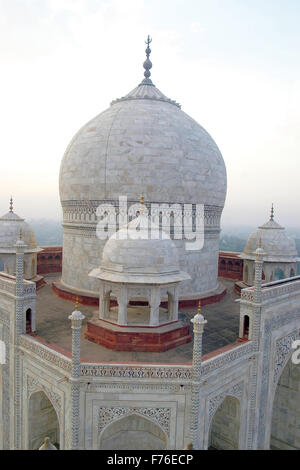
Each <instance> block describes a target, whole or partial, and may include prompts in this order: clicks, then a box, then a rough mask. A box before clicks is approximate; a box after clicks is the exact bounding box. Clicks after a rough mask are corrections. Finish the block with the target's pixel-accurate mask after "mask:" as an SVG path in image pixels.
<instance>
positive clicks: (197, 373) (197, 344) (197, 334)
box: [190, 302, 207, 450]
mask: <svg viewBox="0 0 300 470" xmlns="http://www.w3.org/2000/svg"><path fill="white" fill-rule="evenodd" d="M191 322H192V323H193V326H194V328H193V330H194V345H193V366H192V368H193V369H192V396H191V422H190V438H191V444H192V446H193V449H195V450H198V449H200V442H199V436H200V422H199V410H200V378H201V363H202V335H203V331H204V325H205V323H207V320H205V319H204V317H203V315H201V313H200V302H199V309H198V313H197V315H195V316H194V318H193V319H192V320H191Z"/></svg>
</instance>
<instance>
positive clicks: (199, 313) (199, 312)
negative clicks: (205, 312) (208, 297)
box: [198, 300, 201, 315]
mask: <svg viewBox="0 0 300 470" xmlns="http://www.w3.org/2000/svg"><path fill="white" fill-rule="evenodd" d="M198 315H201V300H199V302H198Z"/></svg>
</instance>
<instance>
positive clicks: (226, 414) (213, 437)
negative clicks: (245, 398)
mask: <svg viewBox="0 0 300 470" xmlns="http://www.w3.org/2000/svg"><path fill="white" fill-rule="evenodd" d="M240 420H241V405H240V402H239V400H238V399H237V398H235V397H233V396H230V395H227V396H226V398H225V399H224V401H223V402H222V403H221V404H220V405H219V407H218V409H217V411H216V412H215V414H214V416H213V419H212V422H211V427H210V433H209V444H208V448H209V449H212V450H237V449H239V437H240Z"/></svg>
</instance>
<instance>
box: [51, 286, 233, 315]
mask: <svg viewBox="0 0 300 470" xmlns="http://www.w3.org/2000/svg"><path fill="white" fill-rule="evenodd" d="M52 290H53V292H54V293H55V294H56V295H57V296H58V297H60V298H62V299H65V300H70V301H71V302H73V303H75V302H76V298H77V297H78V302H79V303H80V304H82V305H90V306H99V297H98V296H97V295H95V294H91V293H86V292H84V291H80V290H78V291H76V290H75V289H70V288H68V287H66V286H64V285H63V284H62V283H61V282H60V281H55V282H53V283H52ZM225 295H226V288H225V287H224V286H223V285H222V284H219V287H218V288H217V289H216V290H215V291H213V292H211V293H208V292H207V293H203V294H198V295H197V294H196V295H187V296H186V297H180V298H179V305H178V307H179V309H180V308H190V307H197V306H198V303H199V300H200V301H201V305H202V306H205V305H210V304H214V303H217V302H220V301H221V300H222V299H223V298H224V297H225ZM130 303H131V304H132V305H144V304H145V303H144V302H142V301H139V300H137V299H136V300H135V299H132V300H131V301H130ZM116 305H117V301H116V300H113V299H112V300H111V302H110V306H111V307H114V306H116ZM160 306H161V307H163V308H167V307H168V302H167V301H165V300H163V301H162V302H161V304H160Z"/></svg>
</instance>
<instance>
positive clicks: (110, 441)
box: [99, 414, 167, 450]
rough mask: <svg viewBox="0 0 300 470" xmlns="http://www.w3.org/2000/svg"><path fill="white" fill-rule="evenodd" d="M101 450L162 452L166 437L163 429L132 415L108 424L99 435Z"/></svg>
mask: <svg viewBox="0 0 300 470" xmlns="http://www.w3.org/2000/svg"><path fill="white" fill-rule="evenodd" d="M99 448H100V449H101V450H111V449H114V450H163V449H167V436H166V433H165V432H164V431H163V429H162V428H161V427H160V426H159V425H158V424H156V423H154V422H153V421H150V420H149V419H147V418H144V417H143V416H140V415H137V414H132V415H129V416H124V417H123V418H121V419H118V420H116V421H113V422H112V423H110V424H108V425H107V426H106V427H105V428H104V430H103V431H102V433H101V435H100V443H99Z"/></svg>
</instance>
